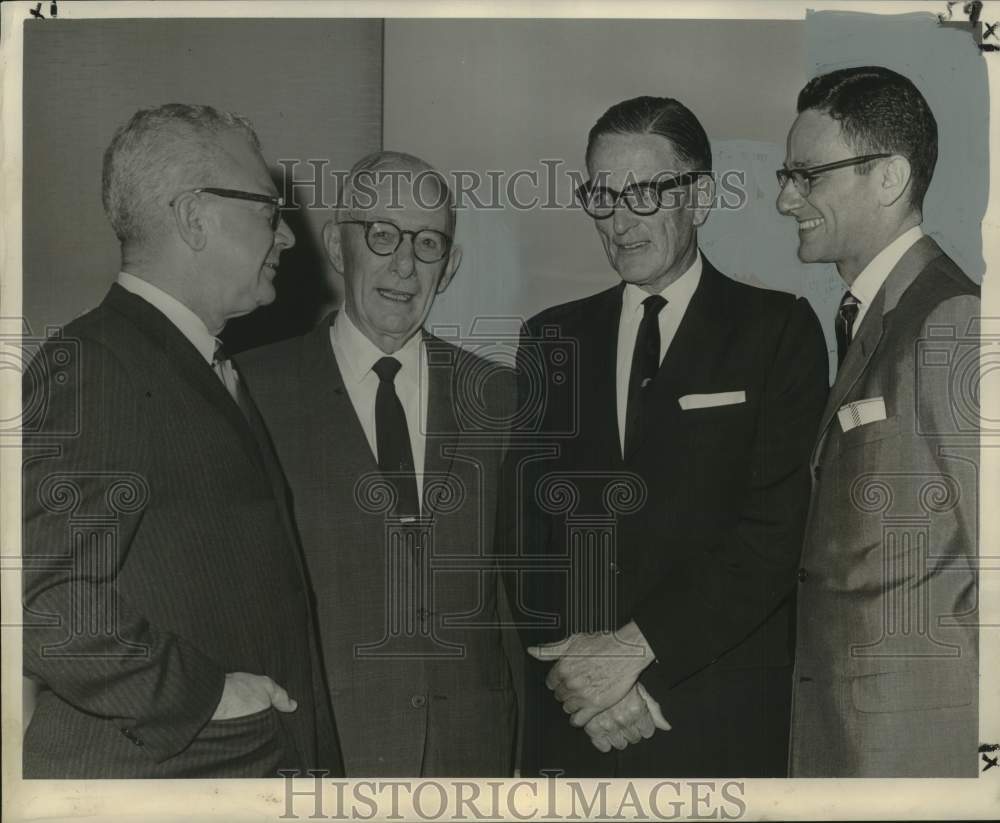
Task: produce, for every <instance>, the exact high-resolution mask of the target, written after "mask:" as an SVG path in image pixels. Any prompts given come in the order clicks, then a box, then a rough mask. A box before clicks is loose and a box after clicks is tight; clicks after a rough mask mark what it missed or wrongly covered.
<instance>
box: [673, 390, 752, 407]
mask: <svg viewBox="0 0 1000 823" xmlns="http://www.w3.org/2000/svg"><path fill="white" fill-rule="evenodd" d="M677 402H678V403H680V404H681V408H682V409H684V411H688V410H690V409H710V408H712V407H713V406H735V405H736V404H737V403H746V402H747V393H746V392H745V391H720V392H716V393H715V394H685V395H684V396H683V397H682V398H680V399H679V400H678V401H677Z"/></svg>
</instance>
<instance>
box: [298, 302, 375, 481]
mask: <svg viewBox="0 0 1000 823" xmlns="http://www.w3.org/2000/svg"><path fill="white" fill-rule="evenodd" d="M336 317H337V312H333V313H332V314H331V315H329V317H328V318H327V319H326V320H324V321H323V322H321V323H320V324H319V325H318V326H317V327H316V328H315V329H313V330H312V331H311V332H310V333H309V334H308V335H307V336H306V338H305V351H304V357H303V368H304V374H305V375H307V376H308V379H305V380H299V381H298V382H297V385H298V388H299V392H300V394H299V398H298V402H299V403H300V404H301V408H304V409H308V408H313V409H316V414H315V415H313V416H312V419H315V420H324V421H325V420H329V421H330V425H329V426H325V427H324V429H323V434H322V436H320V437H317V438H316V448H317V450H318V452H317V456H316V459H317V460H319V461H321V463H322V464H323V465H325V466H343V467H345V468H347V466H346V465H345V464H348V463H349V464H350V465H351V466H357V467H358V469H359V471H360V473H361V474H367V473H371V472H377V471H378V470H379V468H378V462H377V461H376V459H375V455H374V454H373V453H372V450H371V448H370V447H369V445H368V438H367V437H366V436H365V430H364V428H363V426H362V425H361V421H360V420H359V419H358V413H357V411H356V410H355V408H354V404H353V403H352V402H351V396H350V395H349V394H348V393H347V388H346V386H345V385H344V377H343V375H342V374H341V371H340V366H339V365H338V364H337V358H336V357H335V356H334V354H333V346H332V344H331V343H330V329H331V328H332V327H333V322H334V320H335V319H336ZM316 476H323V475H322V473H320V474H317V475H316Z"/></svg>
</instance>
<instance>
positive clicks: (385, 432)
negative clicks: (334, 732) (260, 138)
mask: <svg viewBox="0 0 1000 823" xmlns="http://www.w3.org/2000/svg"><path fill="white" fill-rule="evenodd" d="M341 206H342V208H340V210H339V211H338V214H337V217H336V219H335V220H333V221H331V222H329V223H328V224H327V225H326V227H325V228H324V230H323V241H324V245H325V247H326V251H327V254H328V255H329V258H330V261H331V263H332V264H333V266H334V268H335V269H336V270H337V271H338V272H340V273H341V274H342V275H343V278H344V307H343V309H342V310H341V311H339V312H335V313H333V314H331V315H330V316H329V317H328V318H326V320H324V321H323V322H321V323H320V325H319V326H318V327H317V328H316V329H315V330H314V331H313V332H311V333H310V334H307V335H305V336H304V337H300V338H297V339H293V340H289V341H285V342H282V343H279V344H277V345H273V346H269V347H265V348H262V349H258V350H256V351H252V352H249V353H248V354H246V355H244V356H243V357H242V358H241V365H242V368H243V370H244V373H245V374H246V378H247V383H248V385H249V386H250V388H251V390H252V392H253V394H254V397H255V399H256V400H257V402H258V404H259V407H260V409H261V413H262V415H263V417H264V419H265V421H266V422H267V426H268V428H269V430H270V432H271V436H272V438H273V441H274V444H275V447H276V449H277V452H278V455H279V457H280V458H281V462H282V464H283V465H284V467H285V470H286V471H287V473H288V478H289V483H290V485H291V488H292V494H293V496H294V504H295V516H296V520H297V522H298V525H299V530H300V534H301V536H302V543H303V547H304V549H305V553H306V559H307V563H308V566H309V571H310V574H311V577H312V580H313V585H314V587H315V591H316V603H317V611H318V616H319V625H320V635H321V638H322V645H323V654H324V660H325V664H326V673H327V677H328V679H329V682H330V687H331V690H332V694H333V698H334V701H335V704H336V706H337V712H338V725H339V727H340V732H341V743H342V745H343V750H344V760H345V764H346V768H347V773H348V775H349V776H373V775H378V776H383V775H411V776H441V775H445V776H488V775H506V774H510V773H511V768H512V745H513V739H514V723H515V705H514V697H513V691H512V685H511V677H510V673H509V669H508V664H507V659H506V656H505V655H504V652H503V647H502V644H501V634H500V631H499V628H498V621H497V582H496V575H495V571H494V569H493V560H492V559H491V556H490V551H489V550H490V549H492V545H493V529H494V512H495V507H496V496H497V479H498V475H499V465H500V462H501V459H502V456H503V450H504V441H505V437H506V422H505V421H506V418H507V416H508V411H507V409H508V407H509V406H510V404H511V403H512V401H513V375H512V373H511V371H510V369H508V368H503V367H500V366H498V365H497V364H494V363H491V362H489V361H486V360H483V359H482V358H479V357H477V356H475V355H473V354H471V353H469V352H465V351H463V350H462V349H459V348H457V347H456V346H454V345H451V344H450V343H447V342H445V341H444V340H440V339H438V338H436V337H434V336H433V335H430V334H428V333H427V332H425V331H424V330H423V325H424V321H425V320H426V318H427V315H428V313H429V312H430V309H431V306H432V305H433V302H434V300H435V298H436V296H437V295H438V294H440V293H441V292H443V291H444V290H445V289H446V288H447V286H448V284H449V283H450V282H451V279H452V278H453V277H454V275H455V272H456V270H457V269H458V265H459V262H460V259H461V249H460V248H459V246H458V245H456V244H455V243H454V241H453V237H454V230H455V213H454V210H453V206H452V205H451V197H450V192H449V189H448V185H447V182H446V181H445V179H444V178H443V177H442V176H441V175H440V174H438V173H437V172H435V171H433V170H432V169H431V168H430V167H429V166H428V165H427V164H426V163H425V162H423V161H422V160H420V159H418V158H416V157H413V156H411V155H406V154H401V153H398V152H378V153H376V154H373V155H370V156H368V157H365V158H363V159H362V160H360V161H359V162H358V163H357V164H356V165H355V167H354V168H353V169H352V170H351V173H350V175H349V177H348V186H347V189H346V191H345V192H344V193H343V195H342V199H341Z"/></svg>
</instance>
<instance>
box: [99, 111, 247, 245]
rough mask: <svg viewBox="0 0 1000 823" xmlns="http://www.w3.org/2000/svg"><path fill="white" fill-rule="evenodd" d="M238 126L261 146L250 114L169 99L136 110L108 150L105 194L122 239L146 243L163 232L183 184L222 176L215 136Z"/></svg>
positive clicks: (206, 182) (209, 182) (206, 183)
mask: <svg viewBox="0 0 1000 823" xmlns="http://www.w3.org/2000/svg"><path fill="white" fill-rule="evenodd" d="M234 129H238V130H240V131H242V132H243V133H244V135H245V136H246V138H247V141H248V142H249V143H250V145H251V146H253V148H254V149H256V150H257V151H258V152H259V151H260V140H259V139H258V138H257V134H256V133H255V132H254V130H253V126H252V125H251V124H250V121H249V120H247V119H246V118H245V117H241V116H240V115H238V114H232V113H231V112H227V111H219V110H218V109H214V108H212V107H211V106H199V105H191V104H187V103H167V104H166V105H163V106H158V107H156V108H152V109H141V110H139V111H137V112H136V113H135V114H133V115H132V118H131V119H130V120H129V121H128V123H126V124H125V125H124V126H122V127H121V128H119V129H118V131H116V132H115V135H114V137H113V138H112V139H111V144H110V145H109V146H108V148H107V151H105V152H104V170H103V175H102V180H101V184H102V186H101V199H102V201H103V203H104V211H105V213H106V214H107V215H108V220H110V221H111V226H112V228H113V229H114V230H115V234H116V235H117V236H118V239H119V240H120V241H121V242H122V243H127V242H132V243H136V242H139V243H141V242H145V241H148V240H150V239H151V238H153V237H156V236H158V235H159V234H160V233H161V231H162V230H163V229H164V228H165V227H166V225H167V221H168V219H169V211H168V204H169V202H170V201H171V199H172V198H174V197H176V196H177V195H178V194H179V193H180V191H179V190H180V189H181V188H182V187H183V186H191V185H197V186H211V185H213V184H214V185H218V184H219V183H220V182H223V181H220V180H218V177H217V175H218V165H219V163H220V161H221V160H222V150H221V149H220V147H219V146H218V143H217V141H216V138H217V137H218V136H219V135H220V134H223V133H224V132H227V131H231V130H234Z"/></svg>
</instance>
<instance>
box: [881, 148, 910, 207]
mask: <svg viewBox="0 0 1000 823" xmlns="http://www.w3.org/2000/svg"><path fill="white" fill-rule="evenodd" d="M912 174H913V172H912V169H911V168H910V161H909V160H907V159H906V158H905V157H903V156H902V155H899V154H894V155H893V156H892V157H888V158H886V160H885V161H884V162H883V164H882V173H881V174H880V175H879V176H878V178H877V180H878V194H879V203H880V204H881V205H882V206H891V205H892V204H893V203H895V202H896V201H897V200H899V198H900V197H902V196H903V195H904V194H905V193H906V190H907V189H908V188H909V186H910V179H911V177H912Z"/></svg>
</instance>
